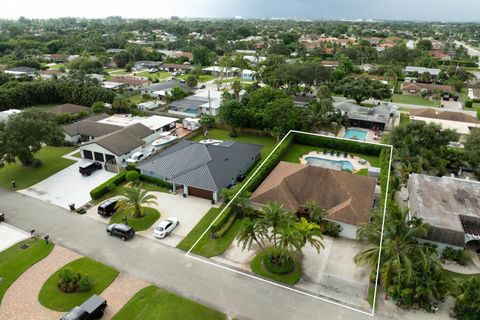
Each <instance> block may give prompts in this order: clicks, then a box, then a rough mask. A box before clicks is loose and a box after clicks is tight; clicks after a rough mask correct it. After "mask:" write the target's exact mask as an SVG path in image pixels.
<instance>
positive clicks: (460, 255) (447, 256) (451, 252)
mask: <svg viewBox="0 0 480 320" xmlns="http://www.w3.org/2000/svg"><path fill="white" fill-rule="evenodd" d="M441 258H442V259H443V260H448V261H454V262H456V263H458V264H459V265H461V266H466V265H467V264H468V263H469V262H470V261H472V257H471V256H470V255H469V254H468V252H466V251H465V250H460V249H459V250H457V249H453V248H452V247H446V248H445V249H443V252H442V257H441Z"/></svg>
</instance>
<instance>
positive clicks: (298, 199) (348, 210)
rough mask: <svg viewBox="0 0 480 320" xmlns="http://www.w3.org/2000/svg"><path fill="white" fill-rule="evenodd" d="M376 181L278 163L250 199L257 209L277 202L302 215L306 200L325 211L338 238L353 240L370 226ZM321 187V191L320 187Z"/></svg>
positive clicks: (311, 167)
mask: <svg viewBox="0 0 480 320" xmlns="http://www.w3.org/2000/svg"><path fill="white" fill-rule="evenodd" d="M376 185H377V180H376V179H375V178H371V177H363V176H359V175H356V174H353V173H350V172H344V171H338V170H331V169H326V168H322V167H316V166H308V165H304V164H297V163H290V162H283V161H282V162H280V163H279V164H278V165H277V166H276V167H275V169H273V171H272V172H271V173H270V174H269V175H268V177H267V178H266V179H265V180H264V181H263V182H262V184H261V185H260V186H259V187H258V188H257V189H256V190H255V192H254V193H253V194H252V196H251V197H250V202H251V203H252V205H253V206H254V207H255V208H256V209H261V208H262V207H264V206H265V205H267V204H268V203H269V202H277V203H279V204H281V205H282V206H283V207H284V208H285V209H287V210H289V211H291V212H294V213H297V212H298V213H302V212H303V211H304V209H305V207H304V205H305V204H306V202H307V201H309V200H315V201H316V202H317V203H318V205H319V206H320V208H322V209H324V210H325V211H326V213H327V214H326V217H325V218H326V219H327V220H331V221H334V222H336V223H338V224H339V225H340V226H341V227H342V231H341V233H340V235H341V236H343V237H346V238H350V239H356V235H357V229H358V227H360V226H364V225H366V224H368V223H369V221H370V216H371V213H372V209H373V207H374V203H375V187H376ZM322 186H323V187H322Z"/></svg>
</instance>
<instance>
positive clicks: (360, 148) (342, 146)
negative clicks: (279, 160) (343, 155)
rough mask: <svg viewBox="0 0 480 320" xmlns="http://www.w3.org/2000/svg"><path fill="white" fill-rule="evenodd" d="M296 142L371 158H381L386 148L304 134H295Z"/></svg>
mask: <svg viewBox="0 0 480 320" xmlns="http://www.w3.org/2000/svg"><path fill="white" fill-rule="evenodd" d="M294 142H295V143H298V144H304V145H308V146H313V147H323V148H331V149H335V150H340V151H345V152H354V153H362V154H366V155H371V156H379V155H380V152H381V151H382V149H383V148H384V147H382V146H379V145H375V144H369V143H361V142H358V141H350V140H342V139H333V138H331V137H322V136H315V135H309V134H302V133H296V134H295V139H294Z"/></svg>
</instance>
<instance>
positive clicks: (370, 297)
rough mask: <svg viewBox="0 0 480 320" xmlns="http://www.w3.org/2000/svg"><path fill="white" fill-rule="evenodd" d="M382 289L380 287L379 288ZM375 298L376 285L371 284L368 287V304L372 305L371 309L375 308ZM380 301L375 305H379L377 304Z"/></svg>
mask: <svg viewBox="0 0 480 320" xmlns="http://www.w3.org/2000/svg"><path fill="white" fill-rule="evenodd" d="M379 288H380V287H379ZM374 297H375V283H374V282H370V284H369V285H368V297H367V300H368V304H370V307H372V308H373V298H374ZM377 298H378V292H377ZM377 301H378V300H375V305H377V303H376V302H377Z"/></svg>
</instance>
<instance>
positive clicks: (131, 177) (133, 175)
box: [125, 170, 140, 182]
mask: <svg viewBox="0 0 480 320" xmlns="http://www.w3.org/2000/svg"><path fill="white" fill-rule="evenodd" d="M139 178H140V173H138V172H137V171H133V170H132V171H127V174H126V175H125V179H126V180H127V181H128V182H135V181H137V180H138V179H139Z"/></svg>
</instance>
